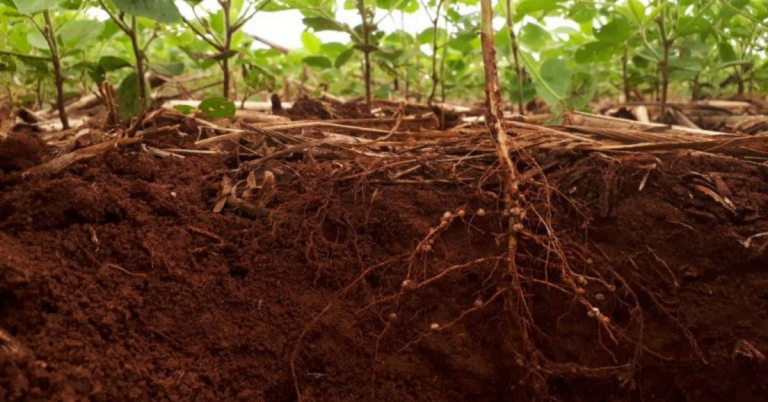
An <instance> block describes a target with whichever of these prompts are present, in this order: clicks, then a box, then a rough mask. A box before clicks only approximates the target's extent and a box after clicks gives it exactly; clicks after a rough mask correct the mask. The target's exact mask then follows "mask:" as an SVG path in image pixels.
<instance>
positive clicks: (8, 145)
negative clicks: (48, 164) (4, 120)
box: [0, 132, 49, 172]
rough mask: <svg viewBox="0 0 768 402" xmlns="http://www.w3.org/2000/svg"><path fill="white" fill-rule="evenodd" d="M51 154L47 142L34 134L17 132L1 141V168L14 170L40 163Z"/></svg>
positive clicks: (8, 170) (9, 170)
mask: <svg viewBox="0 0 768 402" xmlns="http://www.w3.org/2000/svg"><path fill="white" fill-rule="evenodd" d="M48 154H49V151H48V146H47V145H46V143H45V142H44V141H43V140H41V139H40V138H39V137H37V136H36V135H34V134H30V133H26V132H16V133H11V134H10V135H8V138H6V139H4V140H2V141H0V170H4V171H6V172H13V171H18V170H24V169H28V168H31V167H32V166H36V165H39V164H40V163H41V162H43V159H44V158H45V157H46V156H47V155H48Z"/></svg>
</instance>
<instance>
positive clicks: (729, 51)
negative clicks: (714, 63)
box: [717, 42, 738, 63]
mask: <svg viewBox="0 0 768 402" xmlns="http://www.w3.org/2000/svg"><path fill="white" fill-rule="evenodd" d="M717 50H718V52H719V53H720V61H722V62H725V63H727V62H730V61H734V60H736V59H738V56H736V51H735V50H733V46H731V44H730V43H728V42H720V43H718V44H717Z"/></svg>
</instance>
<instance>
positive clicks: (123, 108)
mask: <svg viewBox="0 0 768 402" xmlns="http://www.w3.org/2000/svg"><path fill="white" fill-rule="evenodd" d="M146 93H148V94H149V93H152V91H151V90H150V88H149V86H147V90H146ZM115 98H116V99H115V100H116V101H117V104H118V106H120V107H119V109H120V118H121V119H122V120H123V121H129V120H130V119H131V118H132V117H135V116H138V115H139V114H140V113H141V91H140V90H139V76H138V75H136V73H131V74H129V75H128V76H127V77H125V79H124V80H123V82H121V83H120V87H118V88H117V92H116V93H115ZM151 105H152V99H147V104H146V105H145V106H146V108H149V107H150V106H151Z"/></svg>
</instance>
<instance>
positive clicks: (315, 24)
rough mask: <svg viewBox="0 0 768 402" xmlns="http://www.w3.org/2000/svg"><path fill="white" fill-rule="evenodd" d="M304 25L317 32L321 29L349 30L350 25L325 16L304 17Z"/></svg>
mask: <svg viewBox="0 0 768 402" xmlns="http://www.w3.org/2000/svg"><path fill="white" fill-rule="evenodd" d="M303 21H304V25H305V26H307V27H309V28H312V29H313V30H315V32H320V31H338V32H349V31H350V29H349V26H347V24H342V23H340V22H338V21H335V20H331V19H328V18H325V17H307V18H304V20H303Z"/></svg>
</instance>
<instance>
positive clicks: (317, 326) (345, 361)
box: [0, 140, 768, 402]
mask: <svg viewBox="0 0 768 402" xmlns="http://www.w3.org/2000/svg"><path fill="white" fill-rule="evenodd" d="M11 141H13V140H11ZM22 143H23V141H22ZM8 144H9V142H6V143H5V144H0V150H3V149H9V148H8V147H11V146H13V147H15V146H16V145H8ZM32 148H34V147H32ZM14 155H15V154H14ZM26 155H28V159H27V160H21V159H19V160H16V161H15V162H13V163H14V164H13V165H12V166H13V167H12V168H11V169H9V170H17V169H21V168H24V167H27V166H28V165H29V164H35V163H38V162H39V160H40V159H39V158H40V157H39V155H40V154H39V152H29V153H27V154H26ZM27 162H29V163H27ZM653 162H654V160H653V159H652V158H650V157H642V156H639V157H638V156H629V157H623V158H620V159H609V158H605V157H598V156H592V157H587V158H584V159H582V160H581V161H578V162H576V163H575V164H574V165H573V166H571V167H567V168H564V169H561V170H560V171H557V172H555V173H553V174H551V175H550V177H549V180H550V183H551V184H553V186H554V188H556V189H557V190H559V193H555V194H554V195H553V199H552V202H553V225H554V228H555V230H556V231H557V233H558V236H559V237H560V238H561V241H562V244H563V247H565V248H566V249H567V250H571V252H569V257H572V259H573V261H572V262H571V265H572V267H573V269H574V271H576V272H579V273H584V274H589V275H593V276H596V275H603V276H604V278H606V282H607V283H611V284H613V285H614V286H615V291H614V292H610V291H609V290H607V289H606V288H605V287H604V286H603V285H600V284H598V283H595V282H592V281H590V282H589V283H588V284H587V285H586V286H585V289H586V292H587V296H588V298H590V300H593V302H594V303H596V305H599V307H600V309H601V311H602V312H603V313H604V314H606V315H607V316H609V317H610V318H611V320H612V323H615V325H616V326H617V327H616V328H617V330H616V331H617V332H616V333H618V331H619V329H621V330H622V332H623V333H626V334H627V337H626V339H624V338H620V339H617V342H614V341H613V340H611V338H610V335H609V333H608V332H607V331H606V330H605V329H604V328H603V329H601V327H600V326H599V325H598V324H597V322H596V320H595V319H594V318H589V317H587V314H586V310H585V309H584V307H583V306H581V305H579V304H577V303H576V302H575V301H574V300H573V298H569V297H566V296H564V295H562V294H561V293H559V292H557V291H553V290H550V289H548V288H546V287H536V286H528V287H526V289H527V290H526V292H527V294H528V300H529V301H530V303H531V306H533V310H532V311H533V313H532V319H533V322H534V324H535V328H534V329H533V330H532V336H533V341H534V343H535V345H536V346H537V348H538V349H539V350H540V351H541V353H542V355H543V356H546V358H547V359H548V360H549V361H551V362H553V363H575V364H578V365H580V368H579V369H576V368H574V369H573V370H572V373H570V374H568V373H562V372H561V373H557V374H552V375H550V376H548V377H547V382H546V385H547V390H546V392H547V394H546V395H548V396H549V397H550V398H552V399H554V400H563V401H642V400H645V401H651V400H653V401H705V402H706V401H713V402H714V401H722V400H725V399H727V400H731V401H745V402H746V401H765V400H768V364H767V363H766V362H765V359H764V358H763V359H761V358H760V356H759V354H756V353H754V351H753V353H752V355H751V356H747V355H748V354H749V353H734V351H735V350H737V349H738V350H739V351H741V352H744V351H745V350H747V349H749V347H748V346H745V345H751V346H752V347H754V349H755V350H758V351H763V353H765V352H766V351H768V320H767V318H768V317H766V316H767V315H768V314H767V313H768V271H767V270H766V267H767V266H768V264H766V262H768V257H767V256H766V252H765V248H761V245H763V244H764V242H762V243H761V242H760V241H759V239H756V240H754V243H753V244H751V246H750V247H749V248H745V247H744V246H743V245H742V243H740V240H741V241H743V240H745V239H746V238H747V237H749V236H751V235H754V234H756V233H762V232H768V219H766V217H765V213H766V212H765V211H766V210H768V171H767V170H766V168H764V167H758V166H757V165H752V164H747V163H744V162H739V161H731V160H728V161H725V160H721V159H717V158H711V157H696V156H686V155H672V156H667V157H664V158H663V161H662V163H661V164H659V165H658V167H657V168H656V169H655V170H652V171H651V172H650V174H649V175H648V178H647V180H646V185H645V188H644V189H643V190H642V191H638V187H639V185H640V183H641V181H642V180H643V178H644V176H645V174H646V172H647V171H648V170H647V169H646V168H647V167H648V166H649V165H650V164H651V163H653ZM8 166H11V165H8ZM229 168H231V166H229V165H228V161H226V160H224V159H223V158H212V157H205V158H203V157H197V158H187V159H184V160H175V159H174V160H159V159H155V158H152V157H149V156H147V155H146V154H141V153H137V152H132V151H122V152H118V151H110V152H109V153H108V154H106V155H103V156H101V157H97V158H95V159H93V160H90V161H87V162H84V163H80V164H77V165H75V166H73V167H71V168H69V169H68V170H67V171H66V172H64V173H61V174H58V175H55V176H52V177H33V178H21V177H20V176H19V175H18V174H13V175H5V176H0V328H2V329H3V330H5V331H7V333H8V334H10V335H11V336H13V337H15V338H16V339H17V340H18V341H19V342H21V344H23V345H24V346H26V347H27V348H28V349H29V350H30V351H31V352H30V353H28V354H27V355H24V356H17V355H12V354H10V353H6V352H5V349H4V348H3V347H2V346H3V345H2V342H3V341H2V340H0V385H1V386H0V400H3V401H67V402H68V401H82V400H92V401H150V400H151V401H190V400H193V401H265V402H273V401H275V402H288V401H296V400H297V392H296V389H297V388H298V390H299V392H300V393H301V400H302V401H398V402H401V401H489V402H490V401H518V400H531V399H534V396H542V395H544V393H543V392H544V391H543V390H542V389H534V388H532V386H531V384H532V382H531V381H530V376H529V374H530V373H531V372H532V369H535V368H532V367H528V366H526V363H525V362H522V366H521V365H519V364H517V361H518V359H517V356H518V355H517V351H519V345H516V344H515V342H514V339H516V338H515V337H514V336H511V335H510V332H511V331H512V330H513V328H514V326H513V325H511V324H510V322H509V311H508V310H507V305H506V304H505V303H504V302H503V301H504V296H502V297H499V298H497V299H491V297H492V295H493V294H494V293H495V292H496V291H497V289H499V288H500V287H503V286H505V284H506V283H507V282H506V281H507V279H506V278H505V275H504V274H503V273H504V271H505V269H506V268H505V263H498V262H497V261H494V260H488V261H485V262H481V263H478V264H476V265H474V266H472V267H470V268H468V269H466V270H459V271H457V273H455V274H452V275H447V276H446V277H445V278H444V279H443V280H440V281H436V282H435V283H434V284H433V285H430V286H427V287H425V288H424V289H422V290H417V291H415V292H410V293H407V294H400V295H399V296H398V297H392V296H393V295H397V294H399V291H400V289H401V284H402V281H403V279H404V278H405V277H406V275H407V273H408V271H409V265H408V264H406V263H405V260H406V259H407V257H408V256H409V255H410V253H411V252H412V251H413V250H414V248H415V246H416V245H417V244H418V242H419V241H420V240H421V239H423V238H424V237H425V236H426V235H427V233H428V232H429V230H430V228H432V227H435V226H437V225H438V224H439V223H440V217H441V216H442V215H443V213H444V212H445V211H458V210H459V209H460V208H464V209H466V211H468V214H467V216H466V217H464V218H463V219H456V220H454V221H453V223H451V225H450V227H449V228H448V230H447V231H446V232H444V233H443V234H442V235H441V236H440V237H439V238H438V240H437V241H436V242H435V244H434V245H433V246H432V248H433V250H434V251H433V252H431V253H428V254H427V255H425V256H422V255H419V256H418V258H417V259H416V260H415V261H414V264H413V265H412V266H411V268H410V270H411V272H412V273H415V274H414V275H413V276H412V277H415V278H417V279H418V280H419V281H422V280H424V279H426V278H427V277H431V276H433V275H435V274H439V273H441V272H443V271H444V270H445V268H446V267H449V266H452V265H455V264H462V263H466V262H468V261H472V260H475V259H478V258H486V257H494V256H501V255H503V254H504V252H505V246H504V244H503V241H502V242H498V241H497V240H499V239H497V235H498V234H499V233H503V232H504V231H505V228H504V224H503V223H502V222H504V219H502V218H501V216H500V214H499V213H497V212H495V211H497V210H498V207H497V205H496V204H495V202H494V201H492V200H490V199H488V198H487V197H485V196H484V195H481V193H479V192H477V191H476V189H475V188H468V187H463V186H461V185H459V184H456V185H450V186H449V185H440V186H437V185H430V186H426V185H421V186H420V185H388V186H387V185H384V186H379V187H378V189H377V188H374V187H370V186H365V185H359V183H340V182H336V181H334V180H333V178H334V171H333V169H334V168H333V166H332V165H331V164H330V163H316V164H305V163H303V162H291V163H290V168H291V169H286V173H285V174H284V175H283V176H282V177H278V188H277V196H276V198H275V199H274V200H273V201H272V202H271V203H270V204H269V205H267V207H268V208H270V209H271V211H272V214H271V215H270V217H269V218H262V219H255V220H254V219H249V218H245V217H241V216H238V213H237V211H229V210H225V211H224V213H222V214H215V213H213V212H211V210H212V207H213V204H214V201H215V198H216V194H217V191H218V185H219V183H220V180H221V176H222V175H223V174H226V172H227V170H228V169H229ZM690 172H697V173H700V174H704V175H709V176H710V177H713V176H717V177H719V179H718V180H720V181H718V182H717V183H721V182H722V183H725V186H726V187H727V190H728V191H729V192H730V193H729V194H730V195H729V200H730V201H732V203H733V204H734V208H733V212H729V211H728V210H727V209H726V208H725V207H723V206H722V205H720V204H719V203H717V202H715V201H714V200H713V199H712V198H711V197H709V196H707V195H705V194H704V193H702V192H700V191H697V190H695V187H692V186H693V185H695V184H700V183H699V182H698V181H697V180H702V179H701V178H700V177H699V176H696V175H691V174H690ZM713 172H714V173H717V174H713ZM719 185H720V184H719ZM712 186H715V185H714V184H713V185H712ZM527 191H528V194H529V199H530V200H533V201H536V200H540V199H543V195H542V193H540V192H539V190H537V189H528V190H527ZM719 191H721V192H722V191H725V190H723V187H722V185H720V187H719ZM726 192H727V191H726ZM536 202H538V201H536ZM481 207H482V208H484V209H485V210H487V211H488V213H487V214H486V215H485V216H478V215H477V214H476V213H475V212H476V211H477V210H478V208H481ZM529 219H530V218H529ZM534 222H535V221H530V223H529V225H531V226H532V225H534ZM538 231H540V230H538V229H537V232H538ZM764 240H765V239H764ZM540 251H541V250H539V248H537V246H536V245H535V244H532V243H530V242H526V240H525V238H524V239H523V243H522V248H521V256H520V265H521V267H524V268H525V269H528V268H527V267H530V269H531V270H532V271H531V272H536V273H535V275H534V274H532V275H533V276H537V275H540V274H541V273H542V272H543V271H542V270H538V271H534V268H535V266H536V265H537V264H540V262H535V261H537V260H536V259H535V257H536V256H537V255H541V254H540ZM537 253H538V254H537ZM387 260H391V263H389V264H384V265H383V266H382V267H381V268H378V269H374V270H372V271H371V272H370V274H368V275H365V276H363V277H362V278H363V280H361V281H359V282H355V281H356V279H358V278H361V276H360V274H361V272H363V271H364V270H366V269H368V268H370V267H372V266H374V265H376V264H379V263H382V262H384V261H387ZM611 275H615V276H611ZM618 278H623V279H622V280H623V281H624V282H622V280H620V279H618ZM550 280H551V281H552V282H553V283H557V281H558V278H557V275H556V274H554V273H553V276H552V277H551V278H550ZM353 283H354V285H353V286H351V287H350V288H349V289H348V291H347V292H346V293H344V294H341V293H340V292H341V291H342V290H343V289H345V288H347V287H348V286H349V285H350V284H353ZM598 294H600V295H601V296H597V295H598ZM633 295H634V298H633ZM478 299H481V300H483V301H484V302H485V304H484V306H485V307H484V308H480V309H479V310H478V311H476V312H473V313H471V314H468V315H466V317H465V318H463V319H462V320H460V321H458V322H457V323H456V324H454V325H453V326H451V327H450V328H447V329H445V330H441V331H430V325H431V324H432V323H438V324H439V325H440V326H444V325H446V324H447V323H449V322H451V321H452V320H454V319H455V318H457V317H458V316H459V315H461V314H462V312H465V311H466V310H467V309H470V308H472V306H473V304H474V303H475V301H476V300H478ZM600 299H602V300H600ZM635 299H636V300H637V307H638V308H639V310H638V309H633V308H632V307H633V306H634V305H633V304H632V303H631V301H632V300H635ZM329 306H330V307H329ZM321 311H326V313H325V314H324V315H322V316H321V317H319V316H318V315H319V314H320V312H321ZM392 313H395V314H396V316H397V319H394V320H393V319H391V318H390V314H392ZM318 317H319V318H318ZM638 317H642V321H640V320H639V319H638ZM639 322H642V328H641V327H640V326H639ZM640 334H642V337H640V336H639V335H640ZM686 334H688V335H689V336H686ZM633 342H635V343H633ZM637 343H640V344H642V345H643V348H638V347H637ZM737 346H738V348H737ZM745 348H746V349H745ZM294 357H295V358H294ZM292 361H293V362H294V363H295V365H294V366H295V369H296V374H297V375H296V380H297V381H296V383H295V382H294V378H293V376H292V373H291V367H292V364H291V363H292ZM627 362H630V363H631V364H630V366H627V367H623V368H620V369H617V370H606V371H605V372H602V371H600V370H594V371H589V370H585V369H584V368H583V367H582V366H589V367H604V366H617V365H623V364H625V363H627ZM574 367H575V366H574ZM606 373H608V374H606ZM622 373H626V374H622Z"/></svg>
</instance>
